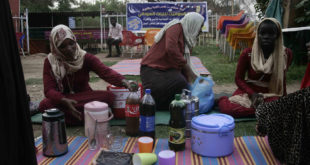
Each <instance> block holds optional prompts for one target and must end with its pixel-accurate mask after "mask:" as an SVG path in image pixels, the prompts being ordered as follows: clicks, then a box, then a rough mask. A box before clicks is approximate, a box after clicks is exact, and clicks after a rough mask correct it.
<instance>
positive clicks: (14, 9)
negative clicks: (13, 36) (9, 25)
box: [9, 0, 20, 32]
mask: <svg viewBox="0 0 310 165" xmlns="http://www.w3.org/2000/svg"><path fill="white" fill-rule="evenodd" d="M19 1H20V0H9V2H10V7H11V13H12V16H13V17H19V16H20V14H19ZM19 23H20V22H19V20H18V19H13V24H14V25H13V26H14V28H15V31H16V32H18V31H20V30H18V29H19V28H18V27H19Z"/></svg>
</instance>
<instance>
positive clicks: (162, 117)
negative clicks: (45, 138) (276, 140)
mask: <svg viewBox="0 0 310 165" xmlns="http://www.w3.org/2000/svg"><path fill="white" fill-rule="evenodd" d="M222 96H228V97H229V96H231V95H230V94H227V93H218V94H214V98H219V97H222ZM214 113H220V112H219V109H218V107H217V106H215V107H213V109H212V110H211V111H210V112H208V113H206V114H214ZM155 116H156V118H155V124H156V125H168V124H169V119H170V114H169V111H158V112H156V114H155ZM255 120H256V118H255V117H246V118H235V122H243V121H255ZM31 121H32V123H33V124H41V123H42V114H41V113H38V114H36V115H34V116H32V117H31ZM110 125H111V126H119V125H126V121H125V120H124V119H113V120H111V121H110Z"/></svg>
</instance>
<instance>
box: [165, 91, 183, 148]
mask: <svg viewBox="0 0 310 165" xmlns="http://www.w3.org/2000/svg"><path fill="white" fill-rule="evenodd" d="M169 111H170V121H169V126H170V127H169V141H168V143H169V148H170V149H171V150H174V151H182V150H184V149H185V118H184V111H185V103H184V102H183V101H182V100H181V95H180V94H176V95H175V100H173V101H172V102H171V104H170V106H169Z"/></svg>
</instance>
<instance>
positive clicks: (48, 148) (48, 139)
mask: <svg viewBox="0 0 310 165" xmlns="http://www.w3.org/2000/svg"><path fill="white" fill-rule="evenodd" d="M42 136H43V155H44V156H60V155H63V154H65V153H67V152H68V143H67V137H66V125H65V119H64V114H63V112H61V111H60V110H59V109H56V108H53V109H48V110H45V113H43V115H42Z"/></svg>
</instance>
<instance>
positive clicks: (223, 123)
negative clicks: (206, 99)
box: [192, 114, 235, 131]
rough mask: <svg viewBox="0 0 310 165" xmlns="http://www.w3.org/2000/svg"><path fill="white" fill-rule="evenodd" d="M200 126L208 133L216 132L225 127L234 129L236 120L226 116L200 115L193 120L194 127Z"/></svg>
mask: <svg viewBox="0 0 310 165" xmlns="http://www.w3.org/2000/svg"><path fill="white" fill-rule="evenodd" d="M195 125H196V126H198V127H200V128H203V130H206V131H211V130H212V131H216V130H219V129H221V128H223V127H226V128H228V129H230V130H231V129H234V128H235V123H234V118H233V117H231V116H230V115H226V114H211V115H199V116H196V117H194V118H193V119H192V126H193V127H195Z"/></svg>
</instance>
